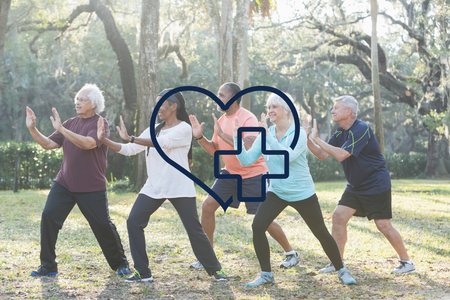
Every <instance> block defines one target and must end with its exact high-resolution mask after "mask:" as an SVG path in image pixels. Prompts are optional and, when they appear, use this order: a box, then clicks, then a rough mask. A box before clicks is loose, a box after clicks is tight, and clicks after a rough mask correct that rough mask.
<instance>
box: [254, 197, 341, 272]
mask: <svg viewBox="0 0 450 300" xmlns="http://www.w3.org/2000/svg"><path fill="white" fill-rule="evenodd" d="M288 205H289V206H291V207H293V208H294V209H295V210H297V211H298V213H299V214H300V215H301V216H302V218H303V220H305V223H306V225H308V227H309V229H310V230H311V232H312V233H313V234H314V236H315V237H316V238H317V239H318V240H319V242H320V244H321V245H322V248H323V250H324V251H325V253H326V255H327V256H328V258H329V259H330V260H331V262H332V263H333V265H334V266H335V268H336V270H340V269H341V268H342V267H343V265H342V259H341V255H340V254H339V248H338V246H337V244H336V241H335V240H334V238H333V237H332V236H331V234H330V232H329V231H328V229H327V227H326V226H325V223H324V221H323V216H322V211H321V210H320V205H319V201H318V199H317V196H316V194H314V195H312V196H311V197H309V198H308V199H305V200H301V201H295V202H288V201H285V200H283V199H281V198H280V197H278V196H277V195H275V194H274V193H272V192H268V193H267V196H266V200H265V201H264V202H262V203H261V205H260V206H259V208H258V211H257V212H256V216H255V218H254V219H253V224H252V229H253V246H254V247H255V252H256V256H257V257H258V260H259V264H260V266H261V271H265V272H271V267H270V248H269V242H268V241H267V236H266V230H267V228H269V225H270V223H272V221H273V220H275V218H276V217H277V216H278V215H279V214H280V213H281V212H282V211H283V210H284V209H285V208H286V207H287V206H288Z"/></svg>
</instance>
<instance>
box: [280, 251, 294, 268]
mask: <svg viewBox="0 0 450 300" xmlns="http://www.w3.org/2000/svg"><path fill="white" fill-rule="evenodd" d="M298 261H299V259H298V253H297V252H295V253H294V254H291V255H286V259H285V260H284V261H283V262H282V263H281V264H280V268H285V269H289V268H292V267H293V266H296V265H297V264H298Z"/></svg>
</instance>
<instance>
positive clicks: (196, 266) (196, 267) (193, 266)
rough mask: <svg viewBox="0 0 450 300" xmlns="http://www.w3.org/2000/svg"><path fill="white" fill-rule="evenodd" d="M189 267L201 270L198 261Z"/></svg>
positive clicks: (201, 267)
mask: <svg viewBox="0 0 450 300" xmlns="http://www.w3.org/2000/svg"><path fill="white" fill-rule="evenodd" d="M190 267H191V268H192V269H203V265H202V264H201V263H200V262H199V261H196V262H195V263H192V264H191V266H190Z"/></svg>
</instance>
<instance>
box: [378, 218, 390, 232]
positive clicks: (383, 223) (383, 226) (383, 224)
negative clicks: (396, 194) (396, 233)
mask: <svg viewBox="0 0 450 300" xmlns="http://www.w3.org/2000/svg"><path fill="white" fill-rule="evenodd" d="M375 225H377V229H378V230H379V231H381V232H388V231H390V230H392V229H393V228H394V227H393V226H392V223H391V220H375Z"/></svg>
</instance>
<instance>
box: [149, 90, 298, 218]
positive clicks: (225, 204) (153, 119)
mask: <svg viewBox="0 0 450 300" xmlns="http://www.w3.org/2000/svg"><path fill="white" fill-rule="evenodd" d="M184 91H193V92H198V93H201V94H204V95H206V96H208V97H209V98H211V99H212V100H214V102H216V104H217V105H219V106H220V108H221V109H222V110H223V111H226V110H228V108H230V106H231V105H232V104H233V103H234V102H235V101H236V100H237V99H239V98H240V97H242V96H243V95H245V94H248V93H252V92H256V91H267V92H272V93H275V94H277V95H278V96H280V97H281V98H282V99H283V100H284V101H285V102H286V103H287V104H288V105H289V108H290V109H291V112H292V116H293V117H294V124H295V128H300V120H299V116H298V113H297V110H296V109H295V106H294V104H293V103H292V102H291V101H290V99H289V98H288V97H287V96H286V94H284V93H283V92H282V91H280V90H278V89H276V88H273V87H270V86H254V87H249V88H246V89H244V90H242V91H240V92H239V93H237V94H236V95H234V96H233V97H232V98H231V99H230V100H229V101H228V102H227V104H223V102H222V101H221V100H220V99H219V98H217V96H216V95H214V94H213V93H212V92H210V91H208V90H206V89H204V88H201V87H197V86H182V87H177V88H174V89H172V90H170V91H168V92H167V93H166V94H165V95H164V96H163V97H162V98H161V99H160V101H158V103H156V105H155V108H154V109H153V113H152V117H151V118H150V137H151V139H152V141H153V146H154V147H155V149H156V151H157V152H158V153H159V155H160V156H161V157H162V158H163V159H164V160H165V161H166V162H167V163H168V164H170V165H171V166H172V167H174V168H175V169H177V170H178V171H180V172H181V173H183V174H184V175H185V176H187V177H188V178H190V179H191V180H192V181H194V182H195V183H197V184H198V185H199V186H200V187H201V188H202V189H204V190H205V191H206V192H208V193H209V195H211V196H212V197H213V198H214V199H215V200H216V201H217V203H219V204H220V206H222V208H223V210H224V211H226V210H227V208H228V207H229V206H230V204H231V203H232V202H233V197H232V196H231V197H230V198H229V199H228V200H227V201H226V202H224V201H223V200H222V199H221V198H220V197H219V195H217V194H216V193H215V192H214V191H213V190H212V189H211V188H209V187H208V186H207V185H206V184H205V183H203V181H201V180H200V179H198V178H197V177H196V176H195V175H193V174H192V173H191V172H189V171H188V170H186V169H185V168H183V167H181V166H180V165H178V164H177V163H175V162H174V161H172V160H171V159H170V158H169V157H168V156H167V155H166V154H165V153H164V151H163V150H162V148H161V146H160V145H159V144H158V141H157V139H156V132H155V126H154V124H155V123H156V117H157V115H158V111H159V108H160V107H161V105H162V104H163V103H164V101H165V100H166V99H167V98H169V97H170V96H171V95H173V94H175V93H178V92H184ZM152 124H153V126H152ZM242 131H261V130H259V129H258V127H243V128H239V130H238V132H239V134H238V143H239V144H238V145H241V144H242ZM261 132H262V131H261ZM299 136H300V130H296V131H295V133H294V139H293V140H292V143H291V145H290V146H289V147H290V148H291V149H294V148H295V146H296V145H297V142H298V138H299ZM263 140H264V141H265V135H263ZM263 145H264V146H263V149H264V150H265V143H264V144H263ZM241 146H242V145H241ZM241 146H240V147H241ZM241 150H242V148H241ZM265 151H266V153H265V154H275V153H273V151H274V150H265ZM277 151H280V153H278V154H281V155H284V156H285V172H284V173H285V174H288V176H289V159H288V157H289V153H288V152H287V151H286V150H277ZM217 152H219V153H217ZM224 152H225V153H224ZM229 152H233V153H229ZM281 152H284V153H281ZM239 153H240V152H239ZM221 154H222V155H223V154H236V150H218V151H216V153H214V176H216V177H217V175H220V177H221V178H233V179H238V193H239V195H241V196H242V189H241V187H242V177H241V176H240V175H238V174H229V175H226V174H217V169H218V168H216V167H218V166H219V164H217V165H216V160H217V162H218V157H219V155H221ZM286 155H287V156H286ZM216 157H217V159H216ZM286 168H287V170H286ZM285 174H282V175H285ZM279 175H280V174H272V175H270V174H268V175H263V178H267V176H269V178H270V176H279ZM264 176H266V177H264ZM272 178H277V177H272ZM278 178H280V177H278ZM283 178H287V176H286V177H283ZM239 184H240V186H239ZM261 190H262V191H264V193H262V195H261V196H262V197H264V199H265V184H261ZM239 195H238V198H239ZM262 201H264V200H262ZM249 202H250V201H249ZM259 202H261V201H259Z"/></svg>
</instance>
